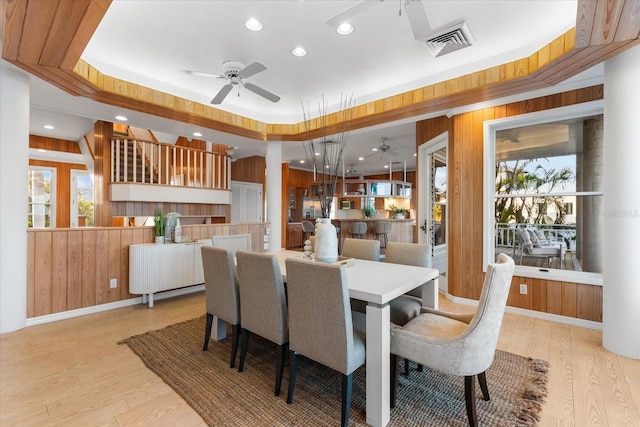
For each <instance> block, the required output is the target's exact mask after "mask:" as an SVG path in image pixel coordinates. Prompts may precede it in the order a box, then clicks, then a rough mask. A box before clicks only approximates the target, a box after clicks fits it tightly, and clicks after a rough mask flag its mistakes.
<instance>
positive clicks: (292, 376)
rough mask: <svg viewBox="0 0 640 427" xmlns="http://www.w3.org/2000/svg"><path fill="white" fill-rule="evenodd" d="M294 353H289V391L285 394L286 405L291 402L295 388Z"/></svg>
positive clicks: (296, 362) (295, 367)
mask: <svg viewBox="0 0 640 427" xmlns="http://www.w3.org/2000/svg"><path fill="white" fill-rule="evenodd" d="M299 356H300V355H299V354H298V353H296V352H295V351H293V350H291V352H290V366H289V391H288V392H287V403H291V402H293V390H294V389H295V388H296V377H297V376H298V357H299Z"/></svg>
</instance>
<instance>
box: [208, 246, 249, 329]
mask: <svg viewBox="0 0 640 427" xmlns="http://www.w3.org/2000/svg"><path fill="white" fill-rule="evenodd" d="M200 251H201V254H202V268H203V270H204V287H205V299H206V305H207V313H209V314H213V315H214V316H218V317H219V318H221V319H222V320H224V321H226V322H229V323H230V324H232V325H237V324H238V323H240V295H239V292H238V280H237V277H236V267H235V265H234V263H233V255H232V254H231V251H229V250H227V249H223V248H217V247H214V246H202V247H201V248H200Z"/></svg>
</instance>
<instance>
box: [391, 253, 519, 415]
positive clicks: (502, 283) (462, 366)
mask: <svg viewBox="0 0 640 427" xmlns="http://www.w3.org/2000/svg"><path fill="white" fill-rule="evenodd" d="M514 268H515V264H514V262H513V259H511V258H510V257H509V256H508V255H505V254H500V255H498V260H497V262H496V263H494V264H489V266H488V268H487V274H486V276H485V279H484V284H483V286H482V293H481V294H480V300H479V301H478V308H477V309H476V312H475V313H471V314H455V313H447V312H444V311H438V310H433V309H429V308H423V309H422V313H421V314H420V315H419V316H418V317H416V318H415V319H413V320H411V321H410V322H409V323H407V324H406V325H404V326H403V327H399V326H396V327H394V328H392V329H391V375H392V378H391V406H392V407H393V406H394V405H395V398H396V391H397V380H398V376H397V371H398V369H397V367H398V356H399V357H404V358H407V359H411V360H415V361H417V362H418V363H421V364H423V365H425V366H428V367H429V368H432V369H435V370H438V371H441V372H445V373H448V374H453V375H461V376H464V393H465V403H466V408H467V417H468V419H469V424H470V425H471V426H477V425H478V421H477V416H476V402H475V384H474V377H475V376H477V377H478V382H479V383H480V389H481V390H482V394H483V397H484V400H489V390H488V388H487V380H486V375H485V371H486V370H487V369H489V367H490V366H491V364H492V363H493V358H494V355H495V351H496V344H497V343H498V336H499V334H500V326H501V324H502V318H503V316H504V310H505V307H506V304H507V297H508V295H509V288H510V287H511V279H512V277H513V271H514Z"/></svg>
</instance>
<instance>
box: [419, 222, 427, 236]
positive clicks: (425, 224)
mask: <svg viewBox="0 0 640 427" xmlns="http://www.w3.org/2000/svg"><path fill="white" fill-rule="evenodd" d="M420 230H422V231H424V232H425V233H426V232H427V220H426V219H425V220H424V224H422V225H421V226H420Z"/></svg>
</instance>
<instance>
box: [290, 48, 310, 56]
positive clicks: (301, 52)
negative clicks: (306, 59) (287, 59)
mask: <svg viewBox="0 0 640 427" xmlns="http://www.w3.org/2000/svg"><path fill="white" fill-rule="evenodd" d="M291 54H292V55H293V56H305V55H306V54H307V51H306V49H305V48H303V47H302V46H298V47H296V48H294V49H293V50H292V51H291Z"/></svg>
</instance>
